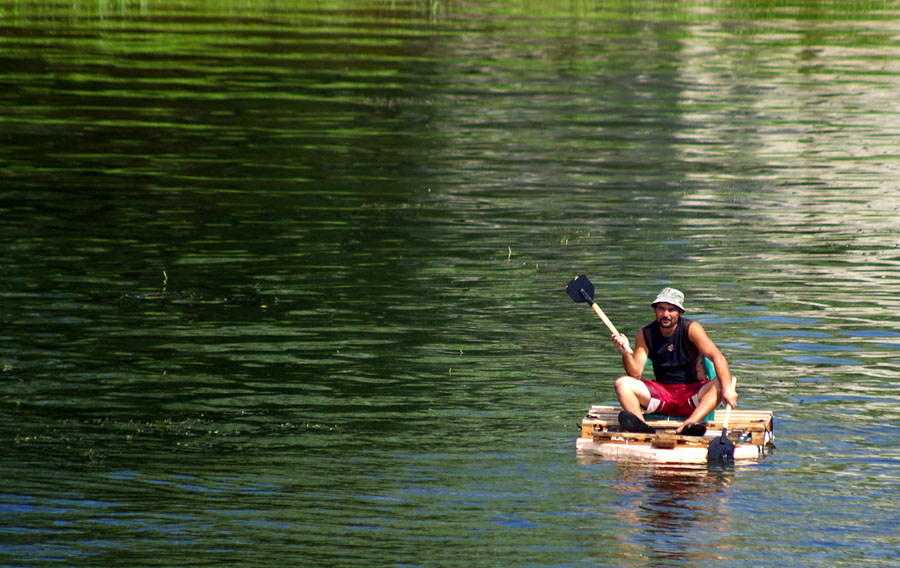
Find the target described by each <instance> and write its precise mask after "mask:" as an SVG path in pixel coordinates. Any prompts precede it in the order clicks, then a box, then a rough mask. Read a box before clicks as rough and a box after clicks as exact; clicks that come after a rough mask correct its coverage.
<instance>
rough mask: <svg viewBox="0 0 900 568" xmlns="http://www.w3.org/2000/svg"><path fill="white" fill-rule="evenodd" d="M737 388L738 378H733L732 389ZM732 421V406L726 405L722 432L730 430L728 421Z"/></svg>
mask: <svg viewBox="0 0 900 568" xmlns="http://www.w3.org/2000/svg"><path fill="white" fill-rule="evenodd" d="M736 386H737V377H731V388H735V387H736ZM730 419H731V405H730V404H726V405H725V420H723V421H722V430H723V431H724V430H727V429H728V421H729V420H730Z"/></svg>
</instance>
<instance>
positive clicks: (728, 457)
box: [706, 377, 737, 464]
mask: <svg viewBox="0 0 900 568" xmlns="http://www.w3.org/2000/svg"><path fill="white" fill-rule="evenodd" d="M736 383H737V378H736V377H732V379H731V384H732V385H734V384H736ZM730 418H731V405H730V404H726V405H725V420H724V421H722V437H720V438H713V439H712V440H710V441H709V448H708V449H707V451H706V463H708V464H727V463H730V462H732V461H734V442H732V441H731V440H729V439H728V438H727V436H728V420H729V419H730Z"/></svg>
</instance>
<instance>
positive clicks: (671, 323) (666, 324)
mask: <svg viewBox="0 0 900 568" xmlns="http://www.w3.org/2000/svg"><path fill="white" fill-rule="evenodd" d="M659 327H663V328H670V327H675V318H660V319H659Z"/></svg>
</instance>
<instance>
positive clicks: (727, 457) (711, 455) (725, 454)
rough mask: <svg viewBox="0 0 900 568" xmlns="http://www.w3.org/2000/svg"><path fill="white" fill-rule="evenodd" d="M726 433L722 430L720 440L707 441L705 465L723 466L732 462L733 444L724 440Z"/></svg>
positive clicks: (726, 439)
mask: <svg viewBox="0 0 900 568" xmlns="http://www.w3.org/2000/svg"><path fill="white" fill-rule="evenodd" d="M726 434H727V431H726V430H722V437H721V438H714V439H712V440H710V441H709V449H708V450H707V452H706V463H709V464H724V463H730V462H732V461H734V442H732V441H731V440H729V439H728V438H726V437H725V436H726Z"/></svg>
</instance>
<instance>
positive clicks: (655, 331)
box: [641, 318, 706, 384]
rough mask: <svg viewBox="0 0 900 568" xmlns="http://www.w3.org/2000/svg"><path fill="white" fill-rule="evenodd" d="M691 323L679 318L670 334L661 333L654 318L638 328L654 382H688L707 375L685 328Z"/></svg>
mask: <svg viewBox="0 0 900 568" xmlns="http://www.w3.org/2000/svg"><path fill="white" fill-rule="evenodd" d="M692 323H694V322H693V320H689V319H686V318H679V319H678V327H676V328H675V333H673V334H672V335H671V337H663V334H662V332H661V331H660V329H659V323H658V322H653V323H651V324H650V325H647V326H645V327H644V328H643V329H642V330H641V333H643V334H644V343H646V344H647V350H648V351H649V354H650V361H651V362H652V363H653V375H654V376H655V377H656V380H657V382H660V383H667V384H688V383H696V382H699V381H700V380H703V379H705V378H706V371H705V369H704V367H703V357H702V356H701V355H700V352H699V351H698V350H697V347H696V346H695V345H694V344H693V343H691V340H690V339H688V330H689V329H690V327H691V324H692Z"/></svg>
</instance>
